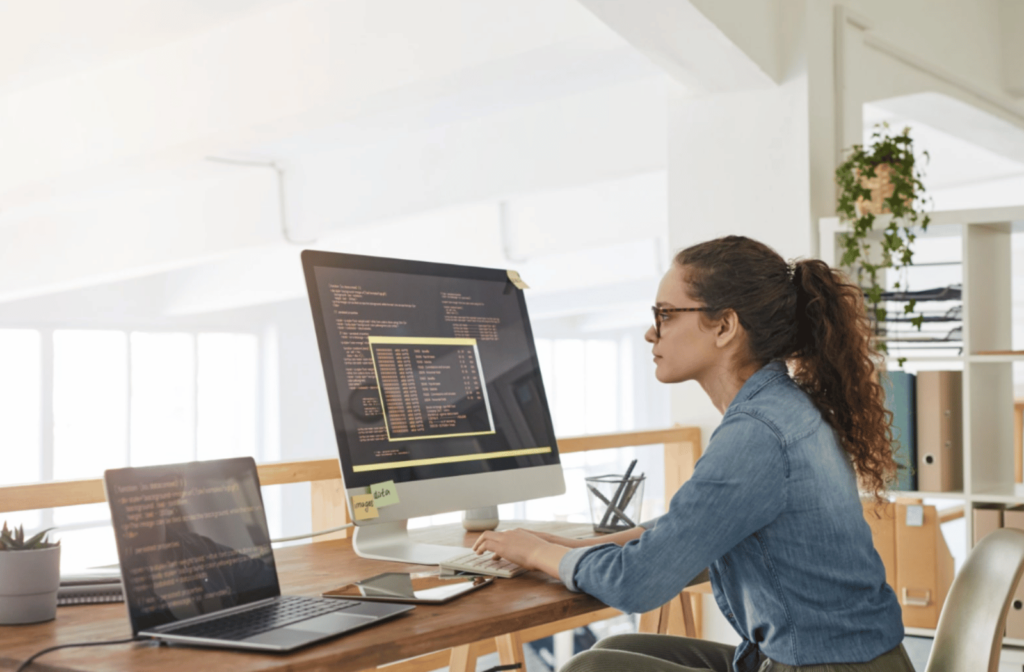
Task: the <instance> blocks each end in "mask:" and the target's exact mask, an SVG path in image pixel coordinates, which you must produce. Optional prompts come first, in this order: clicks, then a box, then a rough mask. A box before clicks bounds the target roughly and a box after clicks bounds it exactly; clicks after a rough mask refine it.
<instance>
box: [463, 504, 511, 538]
mask: <svg viewBox="0 0 1024 672" xmlns="http://www.w3.org/2000/svg"><path fill="white" fill-rule="evenodd" d="M499 522H501V521H500V520H499V519H498V507H496V506H485V507H483V508H482V509H466V510H465V511H463V512H462V526H463V527H464V528H466V529H467V530H469V531H470V532H485V531H487V530H493V529H495V528H497V527H498V523H499Z"/></svg>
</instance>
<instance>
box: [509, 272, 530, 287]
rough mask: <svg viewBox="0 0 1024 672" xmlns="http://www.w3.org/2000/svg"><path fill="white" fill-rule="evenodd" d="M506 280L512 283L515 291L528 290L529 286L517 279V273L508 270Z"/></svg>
mask: <svg viewBox="0 0 1024 672" xmlns="http://www.w3.org/2000/svg"><path fill="white" fill-rule="evenodd" d="M508 279H509V280H511V281H512V284H513V285H515V286H516V288H517V289H529V288H530V286H529V285H528V284H526V283H525V282H523V279H522V278H520V277H519V271H513V270H509V271H508Z"/></svg>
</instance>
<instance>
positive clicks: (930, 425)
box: [916, 371, 964, 492]
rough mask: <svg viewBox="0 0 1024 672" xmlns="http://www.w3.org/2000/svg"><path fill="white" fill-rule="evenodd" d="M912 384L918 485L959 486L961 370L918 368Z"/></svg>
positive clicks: (926, 487) (936, 488)
mask: <svg viewBox="0 0 1024 672" xmlns="http://www.w3.org/2000/svg"><path fill="white" fill-rule="evenodd" d="M916 387H917V483H918V489H919V490H922V491H924V492H951V491H958V490H963V487H964V485H963V484H964V479H963V392H962V389H963V373H962V372H961V371H921V372H920V373H918V374H917V386H916Z"/></svg>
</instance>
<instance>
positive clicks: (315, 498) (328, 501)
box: [309, 478, 349, 542]
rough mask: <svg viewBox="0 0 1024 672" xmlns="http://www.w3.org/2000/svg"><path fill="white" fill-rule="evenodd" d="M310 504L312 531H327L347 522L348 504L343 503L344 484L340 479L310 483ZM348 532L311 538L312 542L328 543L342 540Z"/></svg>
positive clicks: (341, 531) (343, 531) (342, 531)
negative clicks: (333, 540) (332, 540)
mask: <svg viewBox="0 0 1024 672" xmlns="http://www.w3.org/2000/svg"><path fill="white" fill-rule="evenodd" d="M309 494H310V500H311V504H312V514H313V531H314V532H316V531H317V530H329V529H331V528H332V527H338V526H340V525H345V524H346V523H348V522H349V517H348V503H347V502H346V501H345V484H344V483H342V481H341V479H340V478H332V479H330V480H327V481H312V482H311V483H310V484H309ZM347 536H348V530H340V531H338V532H332V533H331V534H324V535H321V536H319V537H313V541H314V542H316V541H329V540H331V539H344V538H345V537H347Z"/></svg>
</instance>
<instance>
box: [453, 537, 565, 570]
mask: <svg viewBox="0 0 1024 672" xmlns="http://www.w3.org/2000/svg"><path fill="white" fill-rule="evenodd" d="M473 550H474V551H476V552H477V553H483V552H485V551H491V552H492V553H494V555H495V556H496V557H499V558H505V559H506V560H511V561H512V562H514V563H516V564H517V565H519V566H520V567H525V568H527V569H539V570H540V571H542V572H544V573H545V574H547V575H549V576H553V577H554V578H556V579H557V578H558V563H559V562H561V560H562V556H564V555H565V554H566V553H567V552H568V551H569V549H568V548H567V547H565V546H562V545H560V544H557V543H552V542H549V541H546V540H545V539H542V538H540V537H539V536H538V535H536V534H534V533H532V532H529V531H527V530H523V529H516V530H509V531H508V532H484V533H483V534H481V535H480V537H479V538H478V539H477V540H476V543H475V544H473Z"/></svg>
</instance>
